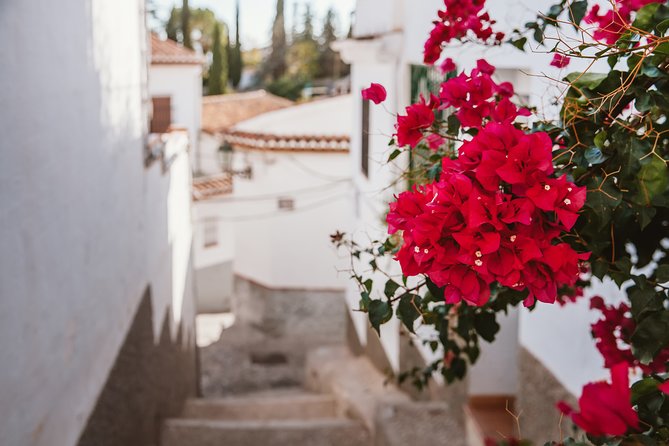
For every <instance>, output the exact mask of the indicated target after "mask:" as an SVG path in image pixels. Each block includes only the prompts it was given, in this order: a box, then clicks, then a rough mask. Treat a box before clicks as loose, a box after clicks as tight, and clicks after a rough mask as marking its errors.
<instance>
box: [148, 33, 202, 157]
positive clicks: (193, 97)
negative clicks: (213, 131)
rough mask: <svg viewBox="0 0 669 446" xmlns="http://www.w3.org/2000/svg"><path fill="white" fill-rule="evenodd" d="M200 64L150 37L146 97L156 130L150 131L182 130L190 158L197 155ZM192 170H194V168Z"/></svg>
mask: <svg viewBox="0 0 669 446" xmlns="http://www.w3.org/2000/svg"><path fill="white" fill-rule="evenodd" d="M204 63H205V59H204V57H203V56H201V55H199V54H197V53H196V52H195V51H193V50H190V49H188V48H185V47H183V46H181V45H179V44H178V43H177V42H175V41H173V40H170V39H165V40H162V39H161V38H160V37H159V36H158V35H157V34H155V33H151V66H150V69H149V94H150V96H151V104H152V112H153V118H154V119H153V125H154V126H156V127H157V128H154V129H151V130H152V131H158V132H162V131H165V130H166V129H167V128H184V129H186V130H187V131H188V138H189V140H190V152H191V154H195V153H198V148H199V143H200V127H201V121H202V66H203V64H204ZM191 159H194V157H193V156H191ZM193 163H194V161H193ZM193 169H194V170H196V169H197V166H196V165H195V164H193Z"/></svg>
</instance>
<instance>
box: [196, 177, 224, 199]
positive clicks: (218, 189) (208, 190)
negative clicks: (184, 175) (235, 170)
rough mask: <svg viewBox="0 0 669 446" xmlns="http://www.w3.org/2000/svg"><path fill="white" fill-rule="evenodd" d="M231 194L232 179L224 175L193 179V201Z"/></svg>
mask: <svg viewBox="0 0 669 446" xmlns="http://www.w3.org/2000/svg"><path fill="white" fill-rule="evenodd" d="M231 193H232V177H231V176H230V175H228V174H226V173H223V174H219V175H212V176H208V177H203V178H193V201H201V200H206V199H207V198H213V197H218V196H221V195H228V194H231Z"/></svg>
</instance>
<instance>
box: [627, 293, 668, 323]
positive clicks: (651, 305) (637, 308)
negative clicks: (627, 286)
mask: <svg viewBox="0 0 669 446" xmlns="http://www.w3.org/2000/svg"><path fill="white" fill-rule="evenodd" d="M629 298H630V303H631V304H632V315H633V316H634V318H635V319H639V318H641V317H642V316H644V315H645V314H647V313H649V312H650V313H652V312H655V311H659V310H662V308H663V307H662V299H660V298H659V297H658V295H657V293H656V292H655V290H652V289H641V288H638V287H633V288H632V291H630V292H629Z"/></svg>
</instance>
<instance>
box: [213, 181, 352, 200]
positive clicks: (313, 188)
mask: <svg viewBox="0 0 669 446" xmlns="http://www.w3.org/2000/svg"><path fill="white" fill-rule="evenodd" d="M351 183H352V180H351V179H350V178H347V179H344V180H339V181H332V182H330V183H327V184H321V185H319V186H311V187H305V188H302V189H294V190H289V191H284V192H277V193H276V194H265V195H249V196H245V197H244V196H242V197H235V196H228V197H219V198H207V199H205V200H203V201H201V203H211V202H223V203H238V202H245V201H266V200H276V199H277V198H283V197H286V196H289V195H300V194H306V193H309V192H317V191H322V190H328V189H332V188H335V187H337V186H340V185H342V184H351Z"/></svg>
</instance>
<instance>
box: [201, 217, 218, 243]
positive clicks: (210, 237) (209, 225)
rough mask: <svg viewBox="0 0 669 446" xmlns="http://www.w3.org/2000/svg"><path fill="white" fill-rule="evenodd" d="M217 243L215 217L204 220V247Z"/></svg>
mask: <svg viewBox="0 0 669 446" xmlns="http://www.w3.org/2000/svg"><path fill="white" fill-rule="evenodd" d="M217 245H218V223H217V222H216V219H215V218H208V219H206V220H205V221H204V247H205V248H210V247H212V246H217Z"/></svg>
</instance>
